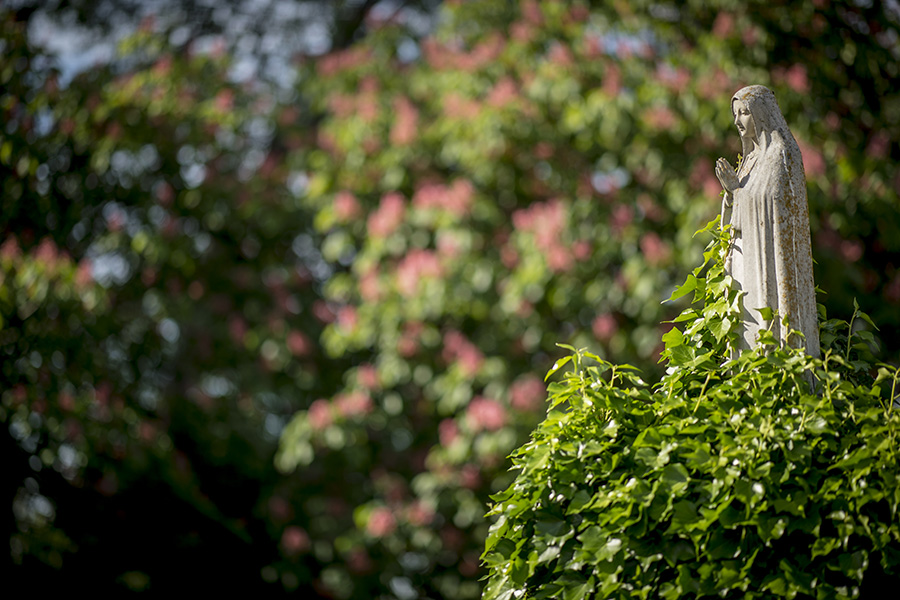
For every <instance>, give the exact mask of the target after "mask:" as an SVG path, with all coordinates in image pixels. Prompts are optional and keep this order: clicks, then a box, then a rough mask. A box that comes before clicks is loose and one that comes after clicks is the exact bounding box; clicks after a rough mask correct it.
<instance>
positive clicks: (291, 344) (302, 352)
mask: <svg viewBox="0 0 900 600" xmlns="http://www.w3.org/2000/svg"><path fill="white" fill-rule="evenodd" d="M287 347H288V350H290V351H291V354H293V355H294V356H298V357H299V356H308V355H309V353H310V352H311V351H312V342H311V341H310V340H309V338H308V337H306V335H305V334H304V333H303V332H302V331H298V330H296V329H294V330H292V331H291V332H290V333H288V335H287Z"/></svg>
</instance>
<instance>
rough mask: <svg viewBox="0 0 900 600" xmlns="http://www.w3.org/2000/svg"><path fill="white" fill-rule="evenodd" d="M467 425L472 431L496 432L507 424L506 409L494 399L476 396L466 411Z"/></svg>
mask: <svg viewBox="0 0 900 600" xmlns="http://www.w3.org/2000/svg"><path fill="white" fill-rule="evenodd" d="M466 423H467V424H468V425H469V428H470V429H471V430H472V431H496V430H497V429H500V428H501V427H503V426H504V425H505V424H506V409H505V408H504V407H503V405H502V404H500V402H498V401H497V400H494V399H493V398H485V397H484V396H476V397H475V398H474V399H473V400H472V401H471V402H470V403H469V407H468V409H467V410H466Z"/></svg>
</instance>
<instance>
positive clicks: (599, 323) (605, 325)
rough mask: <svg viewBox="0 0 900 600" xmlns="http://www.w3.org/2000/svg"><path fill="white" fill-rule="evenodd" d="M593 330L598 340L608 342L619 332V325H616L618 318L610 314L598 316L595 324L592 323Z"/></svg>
mask: <svg viewBox="0 0 900 600" xmlns="http://www.w3.org/2000/svg"><path fill="white" fill-rule="evenodd" d="M591 330H592V331H593V332H594V337H596V338H597V339H598V340H600V341H601V342H608V341H609V340H611V339H612V337H613V336H614V335H615V334H616V332H617V331H618V330H619V325H618V323H616V318H615V317H614V316H612V315H611V314H609V313H604V314H602V315H597V317H596V318H595V319H594V322H593V323H591Z"/></svg>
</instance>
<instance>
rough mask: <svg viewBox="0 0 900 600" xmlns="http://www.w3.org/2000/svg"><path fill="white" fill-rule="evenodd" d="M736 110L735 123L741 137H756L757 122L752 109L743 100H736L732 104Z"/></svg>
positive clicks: (753, 138) (752, 138)
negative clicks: (754, 119)
mask: <svg viewBox="0 0 900 600" xmlns="http://www.w3.org/2000/svg"><path fill="white" fill-rule="evenodd" d="M731 108H732V110H733V111H734V125H735V127H737V130H738V132H739V133H740V134H741V137H742V138H743V137H748V138H749V139H751V140H755V139H756V123H755V122H754V121H753V115H751V114H750V109H749V108H747V105H746V104H744V102H743V101H742V100H735V101H734V104H732V105H731Z"/></svg>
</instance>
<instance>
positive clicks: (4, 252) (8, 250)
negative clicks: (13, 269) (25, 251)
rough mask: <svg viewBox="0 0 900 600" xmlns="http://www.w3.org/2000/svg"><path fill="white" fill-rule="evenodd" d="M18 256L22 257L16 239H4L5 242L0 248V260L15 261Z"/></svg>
mask: <svg viewBox="0 0 900 600" xmlns="http://www.w3.org/2000/svg"><path fill="white" fill-rule="evenodd" d="M20 256H22V250H21V249H19V243H18V242H17V241H16V238H14V237H8V238H6V241H4V242H3V245H2V246H0V258H2V259H3V260H15V259H17V258H19V257H20Z"/></svg>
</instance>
